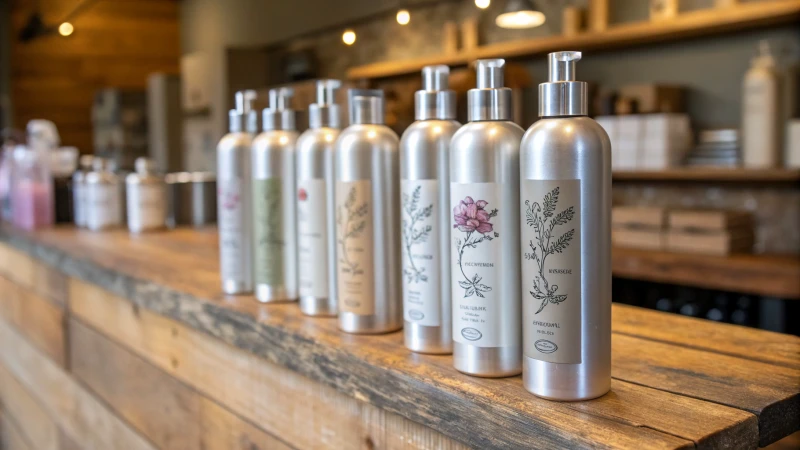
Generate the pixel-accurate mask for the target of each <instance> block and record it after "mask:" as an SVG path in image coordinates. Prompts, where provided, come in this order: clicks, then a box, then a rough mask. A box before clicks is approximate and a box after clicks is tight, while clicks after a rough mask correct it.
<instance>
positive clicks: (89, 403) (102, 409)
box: [0, 320, 155, 450]
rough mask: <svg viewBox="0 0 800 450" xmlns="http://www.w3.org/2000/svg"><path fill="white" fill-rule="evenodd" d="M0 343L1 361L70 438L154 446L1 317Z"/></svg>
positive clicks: (94, 444) (91, 443)
mask: <svg viewBox="0 0 800 450" xmlns="http://www.w3.org/2000/svg"><path fill="white" fill-rule="evenodd" d="M0 342H3V346H4V349H3V351H0V362H1V363H2V364H3V365H4V366H5V367H6V369H8V371H9V372H11V374H12V375H13V376H14V378H16V379H17V380H19V381H20V382H21V383H22V384H23V385H24V386H25V387H26V388H27V389H28V390H29V392H31V393H32V394H33V395H34V398H35V399H36V400H37V401H38V402H39V404H41V405H42V407H43V408H44V409H45V410H46V411H47V413H48V415H49V416H50V417H52V418H54V420H56V421H57V423H58V425H59V427H60V428H61V429H62V430H63V431H64V432H65V434H67V435H68V437H69V438H70V439H71V440H73V441H74V442H78V443H80V444H81V446H82V447H83V448H85V449H97V450H106V449H111V448H125V449H130V450H154V449H155V447H154V446H153V445H151V444H150V443H149V442H148V441H147V440H145V439H144V438H142V437H141V436H139V435H138V434H137V433H136V432H134V431H133V430H131V429H130V428H129V427H128V425H126V424H125V423H124V422H123V421H122V420H120V419H119V418H118V417H117V416H116V415H114V413H113V412H112V411H111V410H109V409H108V408H107V407H106V406H105V405H103V404H102V403H101V402H100V401H98V400H97V399H96V398H95V397H93V396H92V395H91V394H89V393H88V392H87V391H85V390H84V388H82V387H81V386H80V385H79V384H77V383H76V382H75V381H74V380H73V379H72V378H70V376H69V375H68V374H67V373H66V372H64V371H63V370H62V369H61V368H60V367H58V366H57V365H56V364H55V363H53V362H52V361H51V360H50V359H49V358H47V357H46V356H44V355H43V354H42V353H40V352H39V351H38V350H37V349H36V348H35V347H34V346H33V345H32V344H30V343H28V342H27V341H26V340H25V338H23V337H22V335H20V334H19V333H18V332H16V331H15V330H14V329H13V328H12V327H11V326H10V325H9V324H8V323H6V322H5V321H3V320H0ZM12 349H13V350H12Z"/></svg>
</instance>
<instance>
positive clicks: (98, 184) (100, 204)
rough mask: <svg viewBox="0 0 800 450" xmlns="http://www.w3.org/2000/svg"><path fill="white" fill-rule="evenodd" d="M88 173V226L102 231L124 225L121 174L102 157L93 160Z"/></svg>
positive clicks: (93, 229)
mask: <svg viewBox="0 0 800 450" xmlns="http://www.w3.org/2000/svg"><path fill="white" fill-rule="evenodd" d="M92 167H93V169H94V170H92V171H91V172H89V173H88V174H87V175H86V227H87V228H88V229H90V230H92V231H101V230H107V229H111V228H117V227H120V226H122V189H121V182H120V179H119V175H117V174H115V173H114V172H112V171H111V163H110V162H109V161H108V160H106V159H102V158H95V159H94V161H93V162H92Z"/></svg>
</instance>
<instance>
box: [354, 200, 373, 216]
mask: <svg viewBox="0 0 800 450" xmlns="http://www.w3.org/2000/svg"><path fill="white" fill-rule="evenodd" d="M368 210H369V208H368V205H367V204H366V203H362V204H361V206H359V207H358V208H356V210H355V211H353V218H358V217H364V216H366V215H367V212H368Z"/></svg>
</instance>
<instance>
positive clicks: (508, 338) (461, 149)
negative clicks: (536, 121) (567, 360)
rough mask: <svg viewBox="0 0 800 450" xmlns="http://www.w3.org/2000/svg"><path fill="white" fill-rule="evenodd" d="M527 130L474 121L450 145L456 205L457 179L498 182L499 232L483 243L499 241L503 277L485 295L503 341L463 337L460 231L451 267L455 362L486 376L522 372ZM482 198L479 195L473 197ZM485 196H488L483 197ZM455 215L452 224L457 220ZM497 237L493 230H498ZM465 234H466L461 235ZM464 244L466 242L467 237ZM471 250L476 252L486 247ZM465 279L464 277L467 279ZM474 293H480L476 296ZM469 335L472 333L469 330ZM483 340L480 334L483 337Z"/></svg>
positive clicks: (494, 205) (499, 273)
mask: <svg viewBox="0 0 800 450" xmlns="http://www.w3.org/2000/svg"><path fill="white" fill-rule="evenodd" d="M523 133H524V130H523V129H522V128H520V127H519V126H518V125H516V124H515V123H513V122H508V121H478V122H470V123H468V124H466V125H464V126H463V127H461V129H459V130H458V132H456V134H455V136H453V140H452V142H451V144H450V186H451V205H450V206H451V208H450V212H452V210H453V208H456V207H458V206H459V204H458V203H455V201H456V199H455V198H454V197H453V195H455V193H454V192H453V190H454V189H455V187H456V184H457V183H463V184H470V185H476V184H484V183H494V184H496V186H497V189H498V192H497V197H498V198H499V204H497V203H494V202H490V203H489V204H487V205H485V207H486V208H487V209H495V208H496V209H498V212H497V215H496V217H497V219H492V220H493V221H494V222H495V224H494V227H493V232H497V233H498V235H497V236H494V237H493V239H492V240H489V241H488V242H482V243H481V244H480V245H484V246H485V245H487V244H490V245H494V246H499V249H497V250H495V251H499V257H498V261H495V263H499V264H500V265H501V267H499V268H498V267H495V268H494V269H495V270H496V271H497V280H496V281H497V282H496V283H494V284H495V285H494V286H490V287H492V290H491V291H490V292H486V293H485V294H483V295H485V296H491V297H490V298H491V299H492V301H493V304H492V307H494V308H496V312H494V314H496V321H495V323H490V324H488V326H489V327H492V328H494V329H493V330H491V331H492V332H493V333H496V335H497V336H498V338H497V341H498V342H500V344H499V345H495V346H485V347H484V346H480V345H479V344H478V343H477V342H476V344H468V343H464V342H459V340H461V339H460V337H459V334H461V336H464V330H465V328H467V327H465V326H463V325H462V324H460V323H459V321H458V320H459V317H461V314H460V307H461V303H462V300H464V299H465V295H466V293H465V289H464V288H462V287H461V286H459V288H458V289H456V285H457V284H458V281H459V280H461V278H460V277H462V276H465V274H464V273H463V272H462V269H461V268H460V267H459V262H458V261H459V255H458V253H459V252H458V250H457V249H456V245H455V239H457V238H458V237H456V233H459V234H464V233H463V232H460V230H459V229H458V228H452V225H451V233H452V234H453V235H454V237H453V238H452V242H451V244H450V245H451V252H452V253H451V270H452V272H451V273H452V280H453V284H452V286H453V292H452V301H453V340H454V341H455V342H454V343H453V365H454V367H455V368H456V369H457V370H459V371H460V372H464V373H467V374H470V375H475V376H481V377H505V376H512V375H518V374H519V373H520V372H521V371H522V361H521V357H522V347H521V345H522V331H521V323H520V315H521V305H520V291H519V287H520V286H519V276H520V267H519V258H520V245H519V242H520V240H519V209H518V205H519V143H520V139H521V138H522V135H523ZM473 200H474V201H475V202H478V201H479V199H478V198H474V199H473ZM481 200H483V199H481ZM453 221H454V218H453V217H452V216H451V217H450V218H449V221H448V223H451V224H452V223H454V222H453ZM492 236H493V235H492ZM461 239H464V236H462V237H461ZM462 243H463V242H462ZM481 250H482V249H481V247H480V246H479V247H478V248H477V249H470V251H473V252H480V251H481ZM461 281H463V280H461ZM473 298H474V297H473ZM467 335H468V336H470V337H472V336H471V335H470V334H469V333H467ZM478 340H480V337H479V338H478Z"/></svg>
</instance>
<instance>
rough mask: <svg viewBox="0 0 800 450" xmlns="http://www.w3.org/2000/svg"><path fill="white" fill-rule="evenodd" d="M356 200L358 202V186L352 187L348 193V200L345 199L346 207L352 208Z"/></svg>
mask: <svg viewBox="0 0 800 450" xmlns="http://www.w3.org/2000/svg"><path fill="white" fill-rule="evenodd" d="M355 202H356V188H355V187H353V188H352V189H350V193H349V194H347V200H345V202H344V207H345V208H346V209H350V207H351V206H353V203H355Z"/></svg>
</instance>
